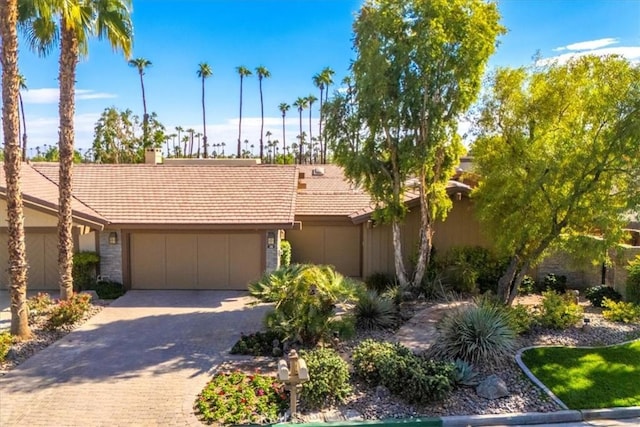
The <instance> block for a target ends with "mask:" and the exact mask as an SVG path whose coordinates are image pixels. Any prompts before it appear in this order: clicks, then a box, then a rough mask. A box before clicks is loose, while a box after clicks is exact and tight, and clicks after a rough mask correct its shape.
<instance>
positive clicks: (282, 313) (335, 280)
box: [249, 264, 356, 345]
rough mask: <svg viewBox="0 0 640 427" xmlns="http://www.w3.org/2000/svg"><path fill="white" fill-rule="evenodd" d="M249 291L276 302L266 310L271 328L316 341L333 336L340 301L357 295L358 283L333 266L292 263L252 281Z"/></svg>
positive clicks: (306, 341) (303, 340) (311, 342)
mask: <svg viewBox="0 0 640 427" xmlns="http://www.w3.org/2000/svg"><path fill="white" fill-rule="evenodd" d="M249 292H250V293H251V295H253V296H254V297H256V298H258V299H259V300H261V301H265V302H275V308H274V309H273V310H272V311H271V312H269V313H267V315H266V317H265V325H266V327H267V329H268V330H272V331H275V332H278V333H280V334H282V335H283V336H284V337H285V338H286V339H290V340H292V341H297V342H300V343H302V344H305V345H314V344H316V343H317V342H318V341H319V340H320V339H322V338H328V337H330V336H331V332H332V331H331V329H330V326H331V324H330V320H331V319H332V318H333V317H334V315H335V313H334V308H335V306H336V304H338V303H340V302H346V301H353V300H354V299H355V293H356V285H355V284H354V283H353V282H351V281H350V280H348V279H346V278H345V277H343V276H342V275H341V274H340V273H338V272H336V271H335V269H334V268H333V267H330V266H316V265H311V264H304V265H291V266H289V267H284V268H283V269H280V270H278V271H275V272H273V273H272V274H271V275H270V276H268V277H263V278H262V279H261V280H260V281H259V282H256V283H252V284H251V285H249Z"/></svg>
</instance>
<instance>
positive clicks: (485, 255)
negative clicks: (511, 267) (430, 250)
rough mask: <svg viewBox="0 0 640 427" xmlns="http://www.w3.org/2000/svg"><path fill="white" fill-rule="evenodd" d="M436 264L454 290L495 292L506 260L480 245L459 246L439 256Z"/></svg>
mask: <svg viewBox="0 0 640 427" xmlns="http://www.w3.org/2000/svg"><path fill="white" fill-rule="evenodd" d="M436 265H437V269H438V270H440V271H441V272H442V273H443V276H444V280H445V281H447V282H450V283H451V285H453V289H454V290H455V291H458V292H466V293H475V292H478V291H479V292H481V293H484V292H486V291H492V292H496V290H497V287H498V286H497V285H498V280H499V279H500V276H501V275H502V273H503V272H504V270H505V269H506V266H507V261H506V260H505V259H501V258H498V257H497V256H496V255H495V254H493V253H492V252H491V251H490V250H489V249H486V248H483V247H480V246H460V247H455V248H451V249H450V250H449V251H448V252H447V253H446V254H445V255H444V257H439V259H438V260H437V261H436Z"/></svg>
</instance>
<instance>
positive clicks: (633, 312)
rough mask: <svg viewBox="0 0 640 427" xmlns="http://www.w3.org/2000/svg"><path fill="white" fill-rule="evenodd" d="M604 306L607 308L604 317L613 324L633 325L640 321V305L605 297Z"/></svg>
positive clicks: (603, 313)
mask: <svg viewBox="0 0 640 427" xmlns="http://www.w3.org/2000/svg"><path fill="white" fill-rule="evenodd" d="M602 306H603V307H605V309H604V310H603V311H602V316H603V317H604V318H605V319H607V320H611V321H612V322H623V323H633V322H638V321H640V305H636V304H634V303H632V302H624V301H613V300H610V299H609V298H606V297H605V299H604V301H602Z"/></svg>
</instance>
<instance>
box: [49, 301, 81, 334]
mask: <svg viewBox="0 0 640 427" xmlns="http://www.w3.org/2000/svg"><path fill="white" fill-rule="evenodd" d="M90 308H91V295H88V294H73V295H72V296H71V298H70V299H69V300H66V301H60V302H59V303H58V304H57V305H56V306H55V307H54V308H53V310H51V315H50V317H49V320H48V321H47V323H46V328H47V329H58V328H61V327H63V326H70V325H73V324H74V323H76V322H77V321H78V320H80V319H82V316H84V315H85V313H86V312H88V311H89V309H90Z"/></svg>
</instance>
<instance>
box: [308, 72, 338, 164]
mask: <svg viewBox="0 0 640 427" xmlns="http://www.w3.org/2000/svg"><path fill="white" fill-rule="evenodd" d="M334 74H335V72H334V71H333V70H332V69H331V68H329V67H325V68H324V69H323V70H322V71H321V72H320V73H319V74H316V75H314V76H313V84H314V85H315V86H316V87H317V88H318V89H319V90H320V121H319V122H318V140H319V141H320V153H321V154H320V162H321V163H326V162H327V144H326V143H325V142H324V134H323V133H322V122H323V120H324V108H323V104H324V103H325V102H327V99H328V96H329V86H331V85H332V84H333V75H334ZM325 89H326V94H325V98H324V99H322V93H323V91H324V90H325Z"/></svg>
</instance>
